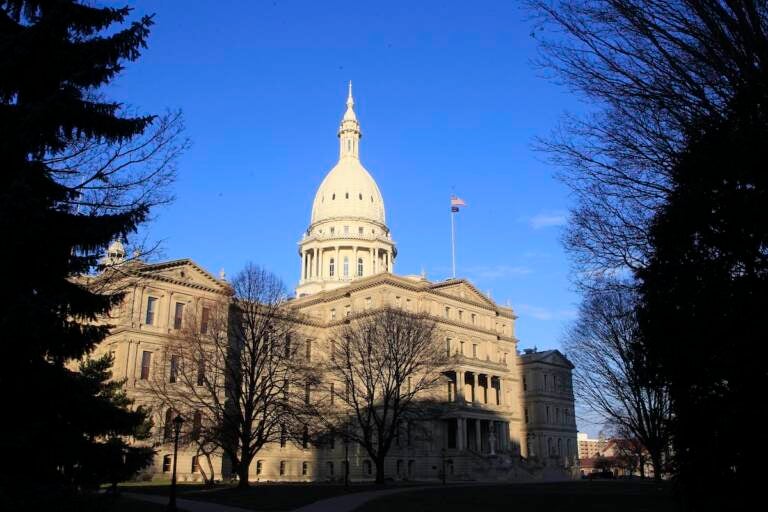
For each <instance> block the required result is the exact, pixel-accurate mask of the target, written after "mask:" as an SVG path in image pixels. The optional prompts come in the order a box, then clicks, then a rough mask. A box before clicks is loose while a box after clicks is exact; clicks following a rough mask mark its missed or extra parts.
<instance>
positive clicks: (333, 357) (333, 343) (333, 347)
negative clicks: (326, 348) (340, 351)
mask: <svg viewBox="0 0 768 512" xmlns="http://www.w3.org/2000/svg"><path fill="white" fill-rule="evenodd" d="M335 360H336V340H331V361H335Z"/></svg>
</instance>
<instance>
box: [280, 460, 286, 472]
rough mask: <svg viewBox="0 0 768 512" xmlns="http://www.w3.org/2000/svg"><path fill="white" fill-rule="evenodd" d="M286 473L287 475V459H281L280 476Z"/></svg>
mask: <svg viewBox="0 0 768 512" xmlns="http://www.w3.org/2000/svg"><path fill="white" fill-rule="evenodd" d="M284 475H285V461H284V460H281V461H280V476H284Z"/></svg>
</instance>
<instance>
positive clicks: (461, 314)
mask: <svg viewBox="0 0 768 512" xmlns="http://www.w3.org/2000/svg"><path fill="white" fill-rule="evenodd" d="M463 317H464V312H463V311H462V310H459V321H461V319H462V318H463Z"/></svg>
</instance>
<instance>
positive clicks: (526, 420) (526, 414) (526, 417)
mask: <svg viewBox="0 0 768 512" xmlns="http://www.w3.org/2000/svg"><path fill="white" fill-rule="evenodd" d="M525 422H526V423H528V408H527V407H526V408H525Z"/></svg>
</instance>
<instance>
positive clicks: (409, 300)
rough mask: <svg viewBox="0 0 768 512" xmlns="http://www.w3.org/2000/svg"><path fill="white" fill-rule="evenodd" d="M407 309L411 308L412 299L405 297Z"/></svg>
mask: <svg viewBox="0 0 768 512" xmlns="http://www.w3.org/2000/svg"><path fill="white" fill-rule="evenodd" d="M405 310H406V311H410V310H411V299H405Z"/></svg>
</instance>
